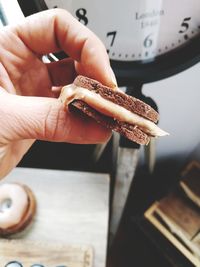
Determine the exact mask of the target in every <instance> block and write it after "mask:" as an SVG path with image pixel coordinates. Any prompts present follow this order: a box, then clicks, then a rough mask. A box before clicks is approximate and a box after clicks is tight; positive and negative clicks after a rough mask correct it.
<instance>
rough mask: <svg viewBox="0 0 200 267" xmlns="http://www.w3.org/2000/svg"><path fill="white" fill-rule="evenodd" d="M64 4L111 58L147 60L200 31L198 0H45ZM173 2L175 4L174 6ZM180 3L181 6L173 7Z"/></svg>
mask: <svg viewBox="0 0 200 267" xmlns="http://www.w3.org/2000/svg"><path fill="white" fill-rule="evenodd" d="M45 3H46V5H47V7H48V8H53V7H55V5H56V7H60V8H65V9H67V10H68V11H70V12H71V13H72V15H74V17H76V18H77V20H78V21H80V22H81V23H82V24H84V25H86V26H87V27H89V28H90V29H91V30H92V31H94V32H95V33H96V34H97V35H98V36H99V37H100V39H101V40H102V41H103V42H104V44H105V46H106V48H107V51H108V53H109V57H110V58H111V59H114V60H122V61H124V60H125V61H135V60H151V59H153V58H155V57H156V56H158V55H161V54H165V53H168V52H169V51H171V50H173V49H178V48H179V47H180V46H182V45H184V44H185V43H186V42H188V41H189V40H191V39H192V38H194V37H195V36H197V35H198V34H199V33H200V15H199V14H200V2H199V0H177V1H176V3H175V4H172V2H171V1H167V0H148V1H147V0H134V1H132V0H129V1H126V2H121V1H114V0H110V1H107V0H102V1H101V2H99V1H90V0H84V1H83V0H79V1H78V0H76V1H70V0H65V1H63V0H45ZM174 5H176V6H174ZM176 7H181V8H176Z"/></svg>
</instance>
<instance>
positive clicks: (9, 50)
mask: <svg viewBox="0 0 200 267" xmlns="http://www.w3.org/2000/svg"><path fill="white" fill-rule="evenodd" d="M60 50H64V51H65V52H66V53H67V54H68V55H69V56H70V58H69V59H65V60H63V61H59V62H54V63H46V64H45V63H43V61H42V60H41V58H42V55H45V54H48V53H53V52H56V51H60ZM77 74H82V75H86V76H88V77H91V78H94V79H96V80H98V81H100V82H102V83H103V84H105V85H107V86H110V87H115V86H116V80H115V77H114V74H113V71H112V70H111V68H110V63H109V59H108V56H107V53H106V50H105V47H104V45H103V44H102V43H101V41H100V40H99V39H98V38H97V37H96V36H95V35H94V34H93V33H92V32H91V31H89V30H88V29H87V28H86V27H84V26H83V25H82V24H80V23H79V22H78V21H77V20H76V19H74V18H73V17H72V16H71V15H70V14H69V13H68V12H67V11H64V10H60V9H55V10H49V11H45V12H41V13H39V14H36V15H33V16H31V17H29V18H26V19H24V21H23V22H22V23H20V24H18V25H16V26H12V27H11V26H9V27H5V28H3V29H2V30H1V31H0V125H1V127H0V178H2V177H4V176H5V175H6V174H8V173H9V171H11V170H12V169H13V168H14V167H15V166H16V165H17V164H18V163H19V161H20V160H21V159H22V157H23V156H24V154H25V153H26V152H27V151H28V149H29V148H30V147H31V145H32V144H33V142H34V141H35V140H36V139H40V140H48V141H55V142H70V143H79V144H94V143H103V142H106V141H107V140H108V139H109V137H110V134H111V132H110V131H109V130H108V129H106V128H103V127H101V126H100V125H98V124H96V123H95V122H94V121H93V120H91V119H83V118H80V117H78V116H77V115H75V114H72V113H69V112H68V111H67V110H65V109H64V107H63V105H62V103H61V101H60V100H59V99H58V98H57V96H58V92H57V91H58V90H55V87H56V89H59V88H61V87H62V86H63V85H66V84H69V83H71V82H72V81H73V79H74V77H75V76H76V75H77Z"/></svg>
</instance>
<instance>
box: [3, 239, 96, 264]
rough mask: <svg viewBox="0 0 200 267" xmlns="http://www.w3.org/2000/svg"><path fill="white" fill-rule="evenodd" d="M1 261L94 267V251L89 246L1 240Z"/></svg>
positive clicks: (6, 262)
mask: <svg viewBox="0 0 200 267" xmlns="http://www.w3.org/2000/svg"><path fill="white" fill-rule="evenodd" d="M0 251H1V253H0V263H1V266H7V264H8V263H10V262H14V261H15V262H19V263H20V264H21V265H22V266H23V267H29V266H32V265H35V264H42V266H45V267H55V266H62V267H68V266H69V267H92V264H93V252H92V249H91V248H89V247H84V246H67V245H61V244H55V243H46V242H44V243H43V242H37V241H27V240H26V241H25V240H23V242H21V240H0Z"/></svg>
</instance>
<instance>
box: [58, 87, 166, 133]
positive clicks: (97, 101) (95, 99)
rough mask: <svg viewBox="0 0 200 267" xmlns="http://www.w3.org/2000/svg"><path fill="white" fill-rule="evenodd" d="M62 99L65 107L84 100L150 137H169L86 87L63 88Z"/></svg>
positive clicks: (151, 123) (94, 107)
mask: <svg viewBox="0 0 200 267" xmlns="http://www.w3.org/2000/svg"><path fill="white" fill-rule="evenodd" d="M60 99H61V101H62V102H63V103H64V104H65V105H68V104H70V103H71V102H72V101H73V100H75V99H76V100H82V101H84V102H85V103H87V104H88V105H89V106H90V107H92V108H93V109H95V110H97V111H98V112H100V113H102V114H104V115H106V116H109V117H113V118H114V119H117V120H119V121H123V122H126V123H130V124H132V125H137V126H138V127H139V128H140V129H141V130H143V131H144V132H145V133H147V134H149V135H152V136H164V135H168V133H167V132H165V131H163V130H162V129H160V128H159V127H158V126H157V125H156V124H155V123H153V122H152V121H150V120H148V119H145V118H143V117H141V116H139V115H137V114H135V113H133V112H131V111H129V110H127V109H125V108H124V107H121V106H119V105H117V104H115V103H113V102H111V101H109V100H106V99H104V98H103V97H101V96H100V95H99V94H96V93H95V92H93V91H90V90H88V89H86V88H84V87H80V86H76V85H74V84H69V85H67V86H64V87H63V88H62V92H61V95H60Z"/></svg>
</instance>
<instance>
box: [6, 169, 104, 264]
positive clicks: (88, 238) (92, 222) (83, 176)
mask: <svg viewBox="0 0 200 267" xmlns="http://www.w3.org/2000/svg"><path fill="white" fill-rule="evenodd" d="M8 181H15V182H22V183H24V184H27V185H28V186H29V187H30V188H31V189H32V190H33V192H34V193H35V195H36V199H37V205H38V208H37V214H36V217H35V219H34V222H33V224H32V225H31V227H30V228H29V229H27V230H26V231H24V232H22V233H20V234H17V235H15V236H14V237H15V238H22V239H27V240H41V241H48V242H60V243H63V244H70V245H71V244H72V245H92V247H93V248H94V267H104V266H105V263H106V248H107V234H108V214H109V175H107V174H97V173H86V172H74V171H60V170H44V169H31V168H16V169H14V170H13V171H12V172H11V173H10V174H9V175H8V176H7V177H6V178H5V179H4V180H3V181H1V183H5V182H8Z"/></svg>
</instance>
